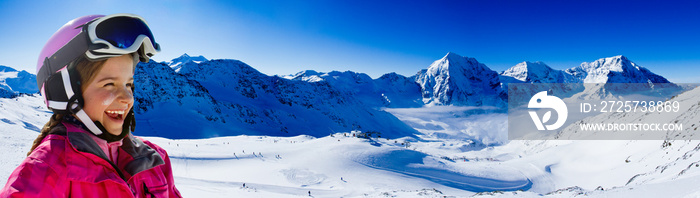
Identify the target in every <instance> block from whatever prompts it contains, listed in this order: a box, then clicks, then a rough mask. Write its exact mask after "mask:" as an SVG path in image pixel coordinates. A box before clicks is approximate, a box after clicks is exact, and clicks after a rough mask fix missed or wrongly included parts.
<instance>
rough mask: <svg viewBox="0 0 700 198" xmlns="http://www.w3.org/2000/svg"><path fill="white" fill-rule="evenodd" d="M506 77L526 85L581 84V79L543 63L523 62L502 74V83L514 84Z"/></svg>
mask: <svg viewBox="0 0 700 198" xmlns="http://www.w3.org/2000/svg"><path fill="white" fill-rule="evenodd" d="M506 77H512V78H513V79H515V80H517V81H520V82H524V83H579V82H581V81H580V79H576V78H574V76H573V75H571V74H569V73H566V72H564V71H560V70H555V69H552V68H551V67H549V66H548V65H546V64H544V63H543V62H540V61H537V62H534V63H533V62H528V61H525V62H522V63H518V64H517V65H515V66H513V67H511V68H509V69H507V70H505V71H503V72H501V82H502V83H514V82H517V81H510V80H509V79H508V78H506Z"/></svg>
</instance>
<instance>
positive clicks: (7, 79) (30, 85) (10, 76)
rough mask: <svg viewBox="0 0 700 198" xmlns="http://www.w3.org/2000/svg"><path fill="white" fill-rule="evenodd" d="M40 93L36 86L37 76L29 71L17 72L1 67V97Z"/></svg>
mask: <svg viewBox="0 0 700 198" xmlns="http://www.w3.org/2000/svg"><path fill="white" fill-rule="evenodd" d="M37 92H39V89H38V88H37V86H36V75H34V74H31V73H29V72H27V71H24V70H22V71H17V70H15V69H13V68H11V67H7V66H2V65H0V97H1V98H8V97H14V96H17V95H18V94H22V93H23V94H33V93H37Z"/></svg>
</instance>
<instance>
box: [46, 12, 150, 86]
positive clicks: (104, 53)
mask: <svg viewBox="0 0 700 198" xmlns="http://www.w3.org/2000/svg"><path fill="white" fill-rule="evenodd" d="M82 28H83V29H82V31H80V33H78V35H76V36H75V37H73V39H71V40H70V41H68V43H66V44H65V45H64V46H63V47H61V48H60V49H59V50H58V51H56V52H55V53H54V54H53V55H51V57H47V58H46V59H44V63H43V66H42V67H41V69H40V71H39V72H38V73H41V74H45V75H46V76H50V75H51V74H53V73H56V72H57V71H59V70H60V69H62V68H64V67H66V66H67V65H68V64H69V63H70V62H72V61H73V60H75V59H76V57H79V56H82V55H83V54H84V55H85V56H86V57H87V58H88V59H90V60H92V61H97V60H104V59H107V58H111V57H117V56H121V55H125V54H132V53H136V54H137V55H139V56H138V57H139V59H140V61H141V62H148V60H149V58H150V57H151V56H153V55H155V54H156V53H158V52H160V45H158V43H156V41H155V39H154V38H153V33H151V30H150V28H148V25H147V23H146V21H145V20H144V19H143V18H141V17H139V16H137V15H132V14H113V15H108V16H103V17H100V18H98V19H96V20H94V21H91V22H89V23H87V24H85V25H83V26H82Z"/></svg>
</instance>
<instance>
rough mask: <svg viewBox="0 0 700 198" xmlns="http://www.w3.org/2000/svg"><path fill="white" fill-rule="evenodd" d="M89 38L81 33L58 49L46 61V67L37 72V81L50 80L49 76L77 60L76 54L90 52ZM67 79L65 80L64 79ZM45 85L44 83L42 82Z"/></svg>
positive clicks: (43, 66)
mask: <svg viewBox="0 0 700 198" xmlns="http://www.w3.org/2000/svg"><path fill="white" fill-rule="evenodd" d="M88 46H89V45H88V38H87V35H86V34H85V32H83V31H81V32H80V33H79V34H78V35H76V36H75V37H73V39H71V40H70V41H68V43H66V45H64V46H63V47H61V49H58V51H56V53H53V54H52V55H51V56H50V57H47V58H46V59H44V65H42V66H41V68H40V69H39V72H37V79H48V77H49V76H51V75H52V74H54V73H56V72H57V71H58V70H60V69H61V68H63V67H64V66H66V65H68V63H70V62H72V61H73V60H75V59H77V58H78V57H75V54H84V53H85V51H87V50H88ZM64 79H65V78H64ZM40 83H44V82H40Z"/></svg>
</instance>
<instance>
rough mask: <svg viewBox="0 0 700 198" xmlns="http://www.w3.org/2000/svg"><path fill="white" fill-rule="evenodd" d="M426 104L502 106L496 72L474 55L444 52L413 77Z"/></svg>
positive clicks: (501, 94) (502, 91)
mask: <svg viewBox="0 0 700 198" xmlns="http://www.w3.org/2000/svg"><path fill="white" fill-rule="evenodd" d="M414 78H415V79H416V82H418V84H420V86H421V90H422V92H421V93H422V97H423V102H424V103H425V104H428V105H464V106H495V107H504V106H505V104H506V100H507V96H506V92H505V91H504V90H503V89H502V88H501V86H500V84H501V83H500V81H499V75H498V73H497V72H495V71H493V70H491V69H490V68H488V67H487V66H486V65H484V64H482V63H479V62H478V61H477V60H476V59H474V58H470V57H463V56H460V55H458V54H455V53H452V52H450V53H447V55H445V57H443V58H442V59H440V60H437V61H435V62H433V63H432V64H431V65H430V67H428V69H426V70H421V71H420V72H418V74H416V76H415V77H414Z"/></svg>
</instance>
